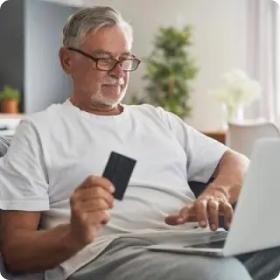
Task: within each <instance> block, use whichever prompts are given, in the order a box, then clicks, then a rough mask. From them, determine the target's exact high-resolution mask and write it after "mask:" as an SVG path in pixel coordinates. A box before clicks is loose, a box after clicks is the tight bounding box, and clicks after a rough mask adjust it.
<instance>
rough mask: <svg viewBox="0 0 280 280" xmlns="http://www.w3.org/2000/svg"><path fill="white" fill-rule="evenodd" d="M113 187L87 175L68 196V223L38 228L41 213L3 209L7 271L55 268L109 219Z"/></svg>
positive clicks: (92, 237)
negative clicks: (50, 227) (46, 228)
mask: <svg viewBox="0 0 280 280" xmlns="http://www.w3.org/2000/svg"><path fill="white" fill-rule="evenodd" d="M113 191H114V188H113V186H112V184H111V183H110V182H109V181H108V180H107V179H106V178H102V177H97V176H89V177H88V178H87V179H86V180H85V181H84V182H83V183H82V184H81V185H80V186H79V187H77V189H76V190H75V191H74V193H73V195H72V196H71V198H70V207H71V218H70V223H69V224H67V225H60V226H57V227H56V228H53V229H49V230H38V225H39V220H40V215H41V214H40V212H26V211H2V213H1V216H2V219H1V252H2V254H3V258H4V262H5V264H6V267H7V270H8V271H10V272H40V271H44V270H46V269H50V268H54V267H55V266H57V265H59V264H60V263H61V262H63V261H64V260H66V259H68V258H70V257H71V256H73V255H74V254H75V253H77V252H78V251H79V250H81V249H82V248H83V247H85V246H86V245H87V244H89V243H91V242H94V240H95V237H96V234H97V231H98V230H99V229H100V228H101V226H102V225H104V224H106V223H107V222H108V221H109V214H108V210H109V209H110V208H112V207H113V196H112V193H113Z"/></svg>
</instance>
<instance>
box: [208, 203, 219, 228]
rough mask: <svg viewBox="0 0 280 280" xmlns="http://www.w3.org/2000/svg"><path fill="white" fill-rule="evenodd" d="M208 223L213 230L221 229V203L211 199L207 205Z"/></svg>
mask: <svg viewBox="0 0 280 280" xmlns="http://www.w3.org/2000/svg"><path fill="white" fill-rule="evenodd" d="M207 210H208V221H209V225H210V228H211V230H214V231H215V230H217V228H218V227H219V203H218V201H216V200H213V199H210V200H208V203H207Z"/></svg>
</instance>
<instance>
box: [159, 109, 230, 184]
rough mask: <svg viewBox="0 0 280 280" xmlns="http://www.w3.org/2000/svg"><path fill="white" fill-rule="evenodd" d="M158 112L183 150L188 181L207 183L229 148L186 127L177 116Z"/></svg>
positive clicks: (162, 111) (161, 111) (161, 110)
mask: <svg viewBox="0 0 280 280" xmlns="http://www.w3.org/2000/svg"><path fill="white" fill-rule="evenodd" d="M158 110H159V112H160V114H161V117H162V118H163V119H164V121H165V122H166V123H167V125H168V126H169V129H171V130H172V132H173V133H174V135H175V137H176V139H177V140H178V141H179V143H180V144H181V146H182V147H183V148H184V151H185V153H186V157H187V176H188V181H197V182H203V183H207V182H208V181H209V179H210V178H211V176H212V175H213V173H214V171H215V169H216V167H217V165H218V163H219V161H220V160H221V157H222V156H223V154H224V153H225V151H226V150H228V149H229V148H228V147H227V146H225V145H223V144H222V143H220V142H218V141H216V140H214V139H212V138H210V137H208V136H206V135H204V134H203V133H201V132H199V131H197V130H196V129H194V128H192V127H191V126H189V125H187V124H186V123H185V122H184V121H183V120H181V119H180V118H179V117H178V116H176V115H174V114H172V113H170V112H166V111H164V110H163V109H161V108H160V109H158Z"/></svg>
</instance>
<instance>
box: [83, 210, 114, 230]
mask: <svg viewBox="0 0 280 280" xmlns="http://www.w3.org/2000/svg"><path fill="white" fill-rule="evenodd" d="M80 219H81V220H82V221H83V223H84V224H87V225H93V226H94V227H96V226H97V225H100V224H106V223H108V222H109V220H110V213H109V211H108V210H99V211H93V212H84V213H83V214H82V215H81V217H80Z"/></svg>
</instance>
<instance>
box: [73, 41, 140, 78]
mask: <svg viewBox="0 0 280 280" xmlns="http://www.w3.org/2000/svg"><path fill="white" fill-rule="evenodd" d="M68 50H70V51H74V52H77V53H79V54H81V55H83V56H85V57H87V58H89V59H91V60H92V61H94V62H95V65H96V69H98V70H100V71H111V70H113V69H114V68H115V67H116V65H117V64H120V66H121V67H122V70H123V71H129V72H131V71H134V70H136V69H137V67H138V66H139V64H140V63H141V60H140V59H138V58H136V57H134V56H132V57H131V58H123V59H120V60H118V59H115V58H113V57H106V58H101V57H100V58H99V57H93V56H92V55H90V54H88V53H85V52H84V51H82V50H79V49H76V48H71V47H69V48H68Z"/></svg>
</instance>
